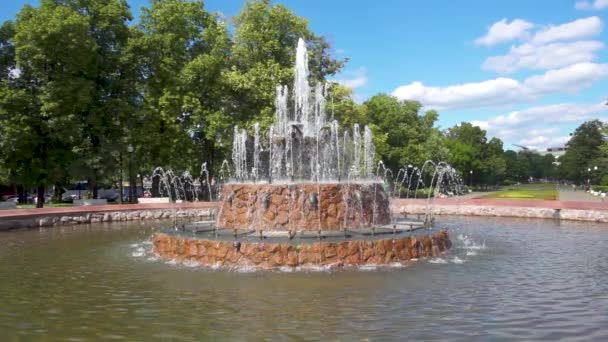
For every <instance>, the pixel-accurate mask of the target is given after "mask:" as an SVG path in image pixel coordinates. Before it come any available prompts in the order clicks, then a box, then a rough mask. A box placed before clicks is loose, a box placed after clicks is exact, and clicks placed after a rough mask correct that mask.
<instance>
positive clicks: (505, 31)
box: [475, 19, 534, 46]
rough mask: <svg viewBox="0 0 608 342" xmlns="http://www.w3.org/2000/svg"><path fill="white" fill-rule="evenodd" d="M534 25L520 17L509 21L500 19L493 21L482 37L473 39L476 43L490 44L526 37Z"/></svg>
mask: <svg viewBox="0 0 608 342" xmlns="http://www.w3.org/2000/svg"><path fill="white" fill-rule="evenodd" d="M533 27H534V24H532V23H530V22H527V21H525V20H522V19H515V20H513V21H511V22H510V23H509V22H508V21H507V19H502V20H500V21H497V22H495V23H494V24H492V26H490V27H489V28H488V33H486V34H485V35H484V36H483V37H479V38H477V39H476V40H475V44H477V45H485V46H492V45H496V44H499V43H503V42H507V41H511V40H515V39H522V38H526V37H528V35H529V33H528V31H529V30H530V29H532V28H533Z"/></svg>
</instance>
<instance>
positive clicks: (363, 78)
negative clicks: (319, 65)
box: [334, 68, 368, 89]
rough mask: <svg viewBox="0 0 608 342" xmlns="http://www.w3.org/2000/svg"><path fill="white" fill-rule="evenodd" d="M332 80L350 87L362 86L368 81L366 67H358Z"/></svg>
mask: <svg viewBox="0 0 608 342" xmlns="http://www.w3.org/2000/svg"><path fill="white" fill-rule="evenodd" d="M334 81H335V82H337V83H340V84H342V85H344V86H346V87H349V88H352V89H355V88H360V87H363V86H364V85H366V84H367V81H368V78H367V69H365V68H359V69H357V70H355V71H351V72H346V73H345V74H344V75H342V78H336V79H334Z"/></svg>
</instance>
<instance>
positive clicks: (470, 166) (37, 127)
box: [0, 0, 608, 196]
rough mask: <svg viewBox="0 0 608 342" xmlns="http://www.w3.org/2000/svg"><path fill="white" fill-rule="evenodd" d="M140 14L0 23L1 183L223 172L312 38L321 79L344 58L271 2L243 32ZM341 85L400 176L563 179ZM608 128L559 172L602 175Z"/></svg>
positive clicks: (75, 2)
mask: <svg viewBox="0 0 608 342" xmlns="http://www.w3.org/2000/svg"><path fill="white" fill-rule="evenodd" d="M132 19H133V18H132V14H131V12H130V9H129V6H128V4H127V2H126V0H61V1H58V0H41V1H40V5H39V6H37V7H34V6H29V5H26V6H24V7H23V8H22V10H21V11H20V12H19V14H18V15H17V17H16V18H15V20H14V21H8V22H5V23H3V24H2V25H1V26H0V181H2V182H6V183H14V184H18V185H23V186H25V187H44V186H49V185H61V184H64V183H66V182H70V181H73V180H88V184H90V185H91V187H92V189H91V190H92V191H93V192H94V188H95V186H96V185H98V184H116V183H118V182H119V180H121V179H122V178H123V176H124V173H125V172H126V173H127V174H128V175H129V180H130V181H131V182H134V181H135V176H136V175H137V174H138V173H141V174H145V173H148V172H149V170H151V169H152V167H153V166H166V167H171V168H173V169H175V170H180V171H181V170H188V171H190V172H191V173H193V174H198V172H199V171H200V170H199V166H200V165H201V163H202V162H209V163H210V166H211V170H212V173H213V172H217V171H218V168H219V166H220V164H221V161H222V160H223V159H226V158H229V157H230V148H231V143H232V132H233V131H232V129H233V125H238V126H239V127H242V128H246V129H251V127H252V125H253V123H254V122H256V121H259V122H260V124H261V126H262V129H263V130H265V129H267V128H268V126H269V125H271V124H272V121H273V114H274V110H275V109H274V99H275V95H276V94H275V92H276V86H277V85H278V84H286V85H291V84H293V77H294V74H293V64H294V61H295V47H296V44H297V41H298V39H299V38H300V37H303V38H304V39H305V40H306V41H307V44H308V52H309V56H308V57H309V62H310V70H311V73H312V74H311V77H310V81H311V82H312V83H316V82H325V81H326V78H327V77H328V76H331V75H334V74H335V73H336V72H338V71H339V70H340V69H341V68H342V67H343V65H344V64H345V62H346V60H338V59H336V58H334V57H332V55H331V46H330V44H329V43H328V42H327V40H326V39H325V38H324V37H322V36H318V35H316V34H315V33H314V32H312V31H311V29H310V28H309V25H308V22H307V20H306V19H304V18H302V17H299V16H297V15H295V14H294V13H293V12H292V11H290V10H289V9H288V8H286V7H285V6H283V5H281V4H273V3H271V2H270V1H269V0H254V1H249V2H247V3H246V4H245V5H244V7H243V9H242V11H241V12H240V13H239V14H238V15H236V16H235V17H234V18H233V20H232V21H231V23H232V26H229V25H228V24H227V23H225V22H224V21H223V19H222V17H221V16H220V15H217V14H213V13H210V12H208V11H207V10H206V9H205V7H204V3H203V1H201V0H192V1H188V0H162V1H161V0H155V1H151V4H150V6H149V7H148V8H143V9H142V10H141V15H140V18H139V22H138V23H135V24H134V23H132ZM329 93H330V96H329V98H328V103H327V112H328V115H329V116H330V117H331V118H332V119H333V118H335V119H336V120H338V121H339V122H340V123H341V124H342V127H344V129H352V125H353V124H355V123H358V124H360V125H361V126H363V125H369V127H370V128H371V129H372V131H373V132H374V144H375V146H376V154H377V158H378V159H379V160H383V161H384V162H385V164H386V166H387V167H389V168H391V169H393V170H398V169H399V168H400V167H403V166H404V165H407V164H412V165H417V166H420V165H422V164H423V163H424V161H425V160H429V159H430V160H434V161H440V160H447V161H448V162H450V163H451V164H452V165H453V166H455V167H456V168H457V169H459V170H460V171H461V172H462V173H463V175H462V176H463V178H464V179H465V180H466V181H467V183H468V180H469V171H471V170H472V171H473V180H474V183H476V184H479V185H481V184H498V183H501V182H504V181H505V180H508V181H510V182H517V181H525V180H527V179H528V178H529V177H534V178H552V177H555V168H554V166H553V162H554V160H553V158H552V157H551V156H544V157H543V156H540V155H538V154H535V153H529V152H526V151H522V152H519V153H516V152H513V151H506V152H504V151H503V144H502V141H500V140H499V139H496V138H493V139H489V140H488V138H487V137H486V132H485V131H483V130H482V129H480V128H479V127H475V126H473V125H471V124H468V123H463V124H461V125H458V126H455V127H452V128H450V129H448V130H447V131H445V132H442V131H440V130H439V129H438V127H436V126H435V125H436V122H437V120H438V116H439V114H438V113H437V112H436V111H434V110H429V111H426V112H423V111H422V106H421V104H420V103H418V102H416V101H399V100H398V99H396V98H395V97H392V96H389V95H385V94H378V95H376V96H373V97H371V98H369V99H368V100H367V101H365V102H364V103H362V104H360V103H357V101H355V100H354V96H353V93H352V90H351V89H349V88H346V87H344V86H341V85H339V84H336V83H331V84H330V85H329ZM607 129H608V128H606V127H603V126H602V124H601V123H600V122H597V121H594V122H590V123H586V124H585V125H583V126H581V127H579V129H577V132H575V136H574V137H573V139H572V141H571V142H570V150H569V151H568V153H567V154H566V156H564V157H563V159H561V160H560V161H563V162H562V167H560V175H562V176H563V177H565V178H568V179H572V180H581V179H582V178H584V177H589V176H590V175H589V174H586V173H585V172H584V170H586V169H587V167H588V166H590V165H593V166H596V165H597V166H598V167H599V169H600V171H598V172H596V173H594V174H593V177H594V181H598V182H599V181H600V179H602V180H603V178H602V176H603V175H604V174H605V172H606V171H605V170H608V143H607V142H606V139H605V136H606V135H608V131H607ZM602 132H603V133H602ZM602 134H604V136H602ZM129 147H132V149H131V148H129ZM420 195H422V196H424V190H421V194H420Z"/></svg>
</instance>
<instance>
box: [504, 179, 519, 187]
mask: <svg viewBox="0 0 608 342" xmlns="http://www.w3.org/2000/svg"><path fill="white" fill-rule="evenodd" d="M515 184H517V182H516V181H514V180H511V179H505V180H503V181H502V185H504V186H510V185H515Z"/></svg>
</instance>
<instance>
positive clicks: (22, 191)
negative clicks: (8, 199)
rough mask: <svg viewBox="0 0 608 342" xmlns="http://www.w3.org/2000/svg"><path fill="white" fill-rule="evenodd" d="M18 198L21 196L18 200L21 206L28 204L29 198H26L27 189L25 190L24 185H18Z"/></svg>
mask: <svg viewBox="0 0 608 342" xmlns="http://www.w3.org/2000/svg"><path fill="white" fill-rule="evenodd" d="M17 196H19V199H18V200H17V202H19V204H25V203H27V198H26V194H25V189H24V188H23V185H17Z"/></svg>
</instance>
